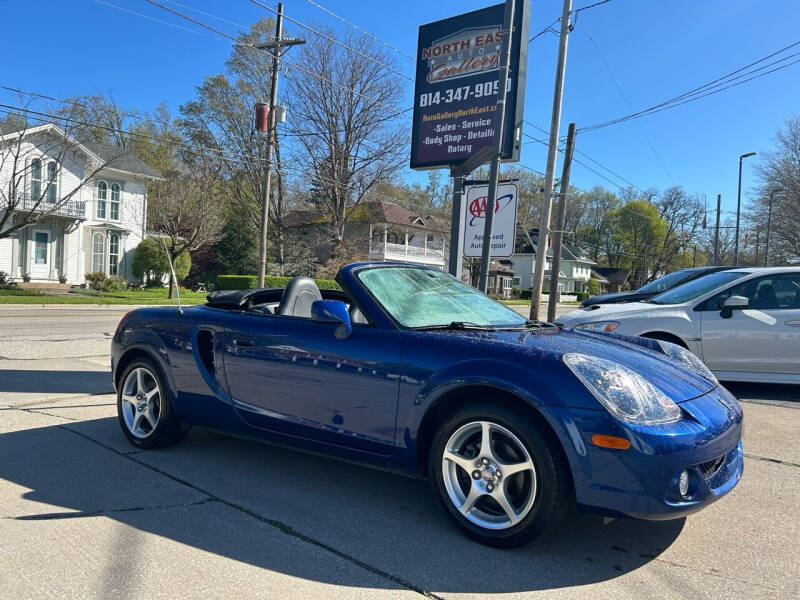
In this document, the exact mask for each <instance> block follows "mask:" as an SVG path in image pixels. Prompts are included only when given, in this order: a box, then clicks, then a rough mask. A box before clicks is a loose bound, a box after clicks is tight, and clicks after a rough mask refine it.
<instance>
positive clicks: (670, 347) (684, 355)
mask: <svg viewBox="0 0 800 600" xmlns="http://www.w3.org/2000/svg"><path fill="white" fill-rule="evenodd" d="M658 345H659V346H661V350H662V351H663V352H664V354H666V355H667V356H669V357H670V358H672V359H673V360H677V361H678V362H679V363H681V364H682V365H683V366H684V367H686V368H687V369H689V370H690V371H694V372H695V373H697V374H698V375H700V376H701V377H705V378H706V379H708V380H709V381H712V382H713V383H717V378H716V377H715V376H714V374H713V373H712V372H711V371H710V370H709V368H708V367H707V366H705V364H703V361H702V360H700V359H699V358H698V357H697V356H696V355H695V354H694V353H693V352H690V351H689V350H687V349H686V348H684V347H683V346H679V345H678V344H673V343H672V342H662V341H661V340H659V341H658Z"/></svg>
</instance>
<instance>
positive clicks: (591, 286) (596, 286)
mask: <svg viewBox="0 0 800 600" xmlns="http://www.w3.org/2000/svg"><path fill="white" fill-rule="evenodd" d="M586 291H587V292H589V295H590V296H596V295H597V294H599V293H600V282H599V281H597V279H595V278H592V279H590V280H589V283H588V284H587V286H586Z"/></svg>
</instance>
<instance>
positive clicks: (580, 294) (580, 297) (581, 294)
mask: <svg viewBox="0 0 800 600" xmlns="http://www.w3.org/2000/svg"><path fill="white" fill-rule="evenodd" d="M575 296H576V298H577V300H578V302H583V301H584V300H586V299H587V298H588V297H589V294H588V293H587V292H575Z"/></svg>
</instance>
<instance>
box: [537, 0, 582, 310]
mask: <svg viewBox="0 0 800 600" xmlns="http://www.w3.org/2000/svg"><path fill="white" fill-rule="evenodd" d="M571 10H572V0H564V6H563V8H562V9H561V33H560V36H559V40H558V62H557V63H556V81H555V85H554V88H553V113H552V117H551V119H550V142H549V146H548V148H547V168H546V170H545V176H544V198H543V199H542V220H541V222H540V223H539V242H538V244H536V264H535V267H534V270H533V284H532V286H531V312H530V318H531V319H533V320H538V319H539V306H540V305H541V301H542V283H543V282H544V260H545V254H547V236H548V234H549V232H550V211H551V210H552V196H553V179H554V178H555V173H556V159H557V158H558V130H559V128H560V127H561V97H562V96H563V94H564V71H565V70H566V67H567V40H568V38H569V14H570V11H571ZM550 301H551V302H552V301H553V299H552V297H551V298H550Z"/></svg>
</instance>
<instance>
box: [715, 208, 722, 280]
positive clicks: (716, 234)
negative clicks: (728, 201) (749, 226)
mask: <svg viewBox="0 0 800 600" xmlns="http://www.w3.org/2000/svg"><path fill="white" fill-rule="evenodd" d="M721 206H722V194H717V225H716V227H715V228H714V266H715V267H718V266H719V213H720V207H721Z"/></svg>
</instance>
